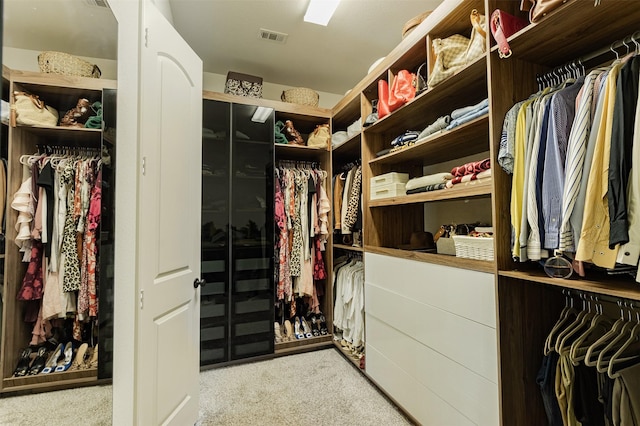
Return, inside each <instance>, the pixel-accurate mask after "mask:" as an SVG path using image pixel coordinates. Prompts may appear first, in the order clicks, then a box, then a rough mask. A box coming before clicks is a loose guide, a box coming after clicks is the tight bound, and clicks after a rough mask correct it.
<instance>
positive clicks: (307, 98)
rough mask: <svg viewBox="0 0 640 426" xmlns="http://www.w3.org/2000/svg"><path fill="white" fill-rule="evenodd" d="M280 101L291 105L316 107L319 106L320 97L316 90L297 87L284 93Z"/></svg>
mask: <svg viewBox="0 0 640 426" xmlns="http://www.w3.org/2000/svg"><path fill="white" fill-rule="evenodd" d="M280 99H282V100H283V101H284V102H289V103H291V104H300V105H310V106H314V107H315V106H318V101H319V100H320V96H319V95H318V92H316V91H314V90H311V89H307V88H305V87H296V88H293V89H289V90H285V91H284V92H282V96H280Z"/></svg>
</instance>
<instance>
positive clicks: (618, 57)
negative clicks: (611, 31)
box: [609, 42, 620, 59]
mask: <svg viewBox="0 0 640 426" xmlns="http://www.w3.org/2000/svg"><path fill="white" fill-rule="evenodd" d="M615 44H616V43H615V42H613V43H611V46H609V50H611V51H612V52H613V53H614V54H615V55H616V59H620V55H618V52H617V51H616V50H615V49H614V48H613V46H614V45H615Z"/></svg>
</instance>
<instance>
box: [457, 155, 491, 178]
mask: <svg viewBox="0 0 640 426" xmlns="http://www.w3.org/2000/svg"><path fill="white" fill-rule="evenodd" d="M490 168H491V160H490V159H489V158H486V159H484V160H482V161H472V162H471V163H467V164H464V165H462V166H459V167H454V168H453V169H451V174H452V175H453V176H454V177H458V176H464V175H470V174H473V173H480V172H483V171H485V170H489V169H490Z"/></svg>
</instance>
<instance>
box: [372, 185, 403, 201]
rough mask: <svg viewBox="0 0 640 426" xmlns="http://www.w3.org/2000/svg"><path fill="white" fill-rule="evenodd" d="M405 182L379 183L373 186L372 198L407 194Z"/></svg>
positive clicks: (377, 198)
mask: <svg viewBox="0 0 640 426" xmlns="http://www.w3.org/2000/svg"><path fill="white" fill-rule="evenodd" d="M405 185H406V184H404V183H390V184H387V185H378V186H376V187H373V186H372V187H371V197H369V199H370V200H379V199H381V198H389V197H398V196H401V195H407V191H406V190H405Z"/></svg>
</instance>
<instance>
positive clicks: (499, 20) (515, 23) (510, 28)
mask: <svg viewBox="0 0 640 426" xmlns="http://www.w3.org/2000/svg"><path fill="white" fill-rule="evenodd" d="M490 25H491V34H492V35H493V38H494V39H495V41H496V43H498V56H500V57H501V58H508V57H509V56H511V48H510V47H509V43H508V42H507V38H509V37H511V36H512V35H513V34H515V33H517V32H518V31H520V30H521V29H523V28H524V27H526V26H527V25H529V22H528V21H527V20H526V19H522V18H518V17H517V16H513V15H510V14H508V13H507V12H505V11H504V10H500V9H496V10H494V11H493V13H492V14H491V22H490Z"/></svg>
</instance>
